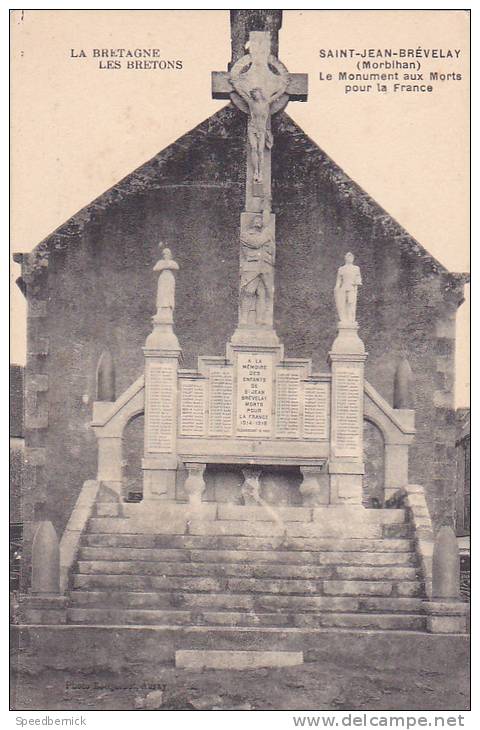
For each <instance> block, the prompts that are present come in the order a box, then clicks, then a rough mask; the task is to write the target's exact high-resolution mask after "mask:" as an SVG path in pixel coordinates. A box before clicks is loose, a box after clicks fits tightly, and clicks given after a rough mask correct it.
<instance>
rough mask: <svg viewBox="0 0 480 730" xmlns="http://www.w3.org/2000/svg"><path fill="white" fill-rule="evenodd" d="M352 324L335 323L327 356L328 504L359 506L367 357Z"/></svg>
mask: <svg viewBox="0 0 480 730" xmlns="http://www.w3.org/2000/svg"><path fill="white" fill-rule="evenodd" d="M357 331H358V324H357V323H356V322H352V323H343V322H339V324H338V333H337V337H336V339H335V342H334V343H333V346H332V350H331V352H330V353H329V356H328V360H329V364H330V367H331V371H332V405H331V414H332V416H331V430H330V460H329V473H330V502H331V503H332V504H361V503H362V487H363V474H364V463H363V410H364V367H365V360H366V359H367V356H366V354H365V347H364V345H363V342H362V340H361V339H360V338H359V336H358V332H357Z"/></svg>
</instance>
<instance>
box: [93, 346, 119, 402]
mask: <svg viewBox="0 0 480 730" xmlns="http://www.w3.org/2000/svg"><path fill="white" fill-rule="evenodd" d="M95 400H96V401H100V402H106V401H108V402H112V403H113V402H114V401H115V365H114V362H113V357H112V355H111V353H110V350H104V351H103V352H102V354H101V355H100V358H99V360H98V365H97V394H96V399H95Z"/></svg>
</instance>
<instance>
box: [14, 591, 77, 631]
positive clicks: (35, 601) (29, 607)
mask: <svg viewBox="0 0 480 730" xmlns="http://www.w3.org/2000/svg"><path fill="white" fill-rule="evenodd" d="M22 614H23V616H24V619H25V622H26V623H28V624H41V625H44V626H48V625H55V624H65V623H67V599H66V597H65V596H62V595H58V594H46V593H45V594H35V593H31V594H29V595H27V596H25V597H24V598H23V600H22Z"/></svg>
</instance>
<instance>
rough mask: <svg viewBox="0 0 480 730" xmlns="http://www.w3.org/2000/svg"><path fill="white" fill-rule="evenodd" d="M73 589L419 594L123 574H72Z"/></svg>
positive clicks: (410, 588)
mask: <svg viewBox="0 0 480 730" xmlns="http://www.w3.org/2000/svg"><path fill="white" fill-rule="evenodd" d="M72 582H73V588H74V589H76V588H79V589H84V590H92V589H99V590H108V589H112V588H113V589H115V588H117V589H120V588H123V589H126V590H130V591H177V592H180V593H187V592H188V593H190V592H193V593H197V592H198V593H209V592H213V593H223V592H226V591H230V592H233V593H273V594H281V593H283V594H299V595H321V594H324V595H329V596H362V595H363V596H392V597H393V596H403V597H416V596H420V595H422V583H421V582H420V581H414V580H409V581H397V582H395V581H382V580H375V581H368V580H328V579H327V580H321V579H320V580H315V579H311V580H308V579H296V578H279V579H276V580H275V579H267V578H265V579H263V578H242V577H238V578H230V577H223V576H217V577H204V576H202V577H191V576H168V577H164V576H160V575H127V574H125V573H124V574H118V575H116V574H87V573H83V574H76V575H74V576H73V581H72Z"/></svg>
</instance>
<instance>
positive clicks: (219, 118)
mask: <svg viewBox="0 0 480 730" xmlns="http://www.w3.org/2000/svg"><path fill="white" fill-rule="evenodd" d="M272 125H273V129H274V134H275V149H274V154H273V155H272V178H273V181H272V184H273V190H274V191H276V190H277V189H278V190H279V191H283V194H282V198H283V199H284V204H285V205H286V207H287V208H288V205H289V202H290V205H292V203H293V204H294V201H295V199H296V194H295V190H298V186H299V184H301V183H302V181H303V183H304V184H305V185H304V189H303V190H302V198H303V200H306V199H308V200H309V201H310V206H312V207H315V206H316V205H317V204H318V205H320V206H322V205H324V206H328V213H329V215H330V216H335V210H336V209H338V208H339V206H340V207H341V208H342V209H345V208H350V210H351V212H352V214H353V215H354V216H355V218H356V221H357V224H358V225H359V226H360V228H361V226H362V220H363V222H364V223H363V224H364V225H365V227H366V229H367V230H368V234H369V235H370V236H371V235H372V230H373V231H374V234H375V237H379V238H384V239H388V240H390V241H394V243H395V245H396V246H398V248H399V249H400V250H401V253H402V255H403V256H406V257H407V258H412V259H413V260H415V261H416V262H417V263H418V262H419V261H421V263H422V265H423V266H424V267H425V272H428V273H429V274H436V275H445V274H447V279H448V281H449V286H452V285H453V287H454V288H456V282H457V281H458V283H459V284H463V283H464V282H465V281H466V280H467V278H466V275H464V274H454V273H451V272H449V271H448V270H447V269H446V268H445V267H444V266H443V265H442V264H441V263H440V262H439V261H437V260H436V259H435V258H434V257H433V256H432V255H431V254H430V253H429V252H428V251H427V250H426V249H425V248H424V247H423V246H422V245H421V244H420V243H419V242H418V241H416V240H415V239H414V238H413V237H412V236H411V235H410V234H409V233H408V232H407V231H406V230H405V229H404V228H403V227H402V226H401V225H400V224H399V223H398V222H397V221H396V220H395V219H394V218H392V217H391V216H390V215H389V214H388V213H387V212H386V211H385V210H384V209H383V208H382V207H381V206H380V205H379V204H378V203H376V201H375V200H373V198H372V197H371V196H370V195H368V193H366V192H365V191H364V190H362V188H361V187H360V186H359V185H358V184H357V183H355V182H354V181H353V180H352V179H351V178H350V177H349V176H348V175H347V174H346V173H345V172H344V171H343V170H342V169H341V168H340V167H339V166H338V165H337V164H336V163H335V162H334V161H333V160H332V159H331V158H330V157H329V156H328V155H327V154H326V153H325V152H324V151H323V150H322V149H321V148H320V147H319V146H318V145H317V144H316V143H315V142H314V141H313V140H311V139H310V138H309V137H308V136H307V135H306V134H305V132H303V130H302V129H301V128H300V127H299V126H298V125H297V124H296V123H295V122H294V121H293V120H292V119H291V118H290V117H289V116H288V115H287V114H286V113H285V112H281V113H279V114H277V115H276V116H275V117H273V120H272ZM245 135H246V130H245V121H244V119H243V118H242V117H241V115H240V114H239V113H238V112H237V111H236V110H235V109H234V107H233V106H232V105H228V106H226V107H224V108H223V109H221V110H220V111H219V112H217V113H216V114H214V115H212V116H211V117H209V118H208V119H206V120H205V121H204V122H202V123H201V124H199V125H198V126H197V127H195V128H194V129H193V130H191V131H190V132H187V133H186V134H185V135H183V136H182V137H180V138H179V139H178V140H176V141H175V142H174V143H172V144H171V145H169V146H168V147H166V148H165V149H164V150H162V151H161V152H159V153H158V154H157V155H155V157H153V158H152V159H151V160H149V161H148V162H146V163H144V164H143V165H141V166H140V167H139V168H137V169H136V170H135V171H133V172H132V173H130V174H129V175H127V176H126V177H125V178H123V179H122V180H120V181H119V182H118V183H116V184H115V185H114V186H113V187H112V188H110V189H109V190H107V191H106V192H105V193H103V194H102V195H100V196H99V197H98V198H97V199H96V200H94V201H93V202H92V203H90V204H89V205H87V206H86V207H85V208H83V209H82V210H80V211H79V212H78V213H76V214H75V215H74V216H72V218H70V219H69V220H68V221H67V222H66V223H64V224H63V225H61V226H60V227H59V228H58V229H57V230H56V231H54V232H53V233H52V234H50V235H49V236H48V237H47V238H45V239H44V240H43V241H42V242H41V243H39V244H38V245H37V246H36V248H35V249H34V250H33V251H32V253H31V254H23V255H22V256H23V261H24V264H26V265H27V267H28V269H30V270H35V268H36V267H37V266H40V267H42V266H44V265H45V263H46V259H48V253H49V251H51V250H52V249H57V250H58V249H65V248H67V247H68V246H69V245H70V244H71V243H73V241H74V240H75V239H76V238H77V237H78V236H81V235H82V234H83V232H84V230H85V229H86V227H87V226H88V225H89V223H91V222H93V221H94V220H96V219H98V218H99V217H101V216H102V214H103V212H105V211H107V210H108V209H109V208H111V207H112V206H118V205H122V202H123V201H124V200H126V199H127V198H129V197H130V196H132V195H136V194H142V193H145V192H148V191H154V190H158V189H160V188H167V187H170V188H171V187H174V186H175V185H179V186H182V187H189V186H192V187H196V188H198V187H204V186H208V187H217V188H219V189H220V190H221V189H222V188H228V189H229V190H231V189H232V188H235V187H237V188H238V196H239V197H240V196H241V186H242V185H243V184H244V178H245V173H244V169H243V164H239V160H241V157H242V149H243V146H244V144H245ZM305 187H306V189H305ZM328 193H330V194H328ZM339 224H340V225H344V224H345V218H344V217H343V216H340V217H339ZM27 262H28V263H27Z"/></svg>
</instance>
